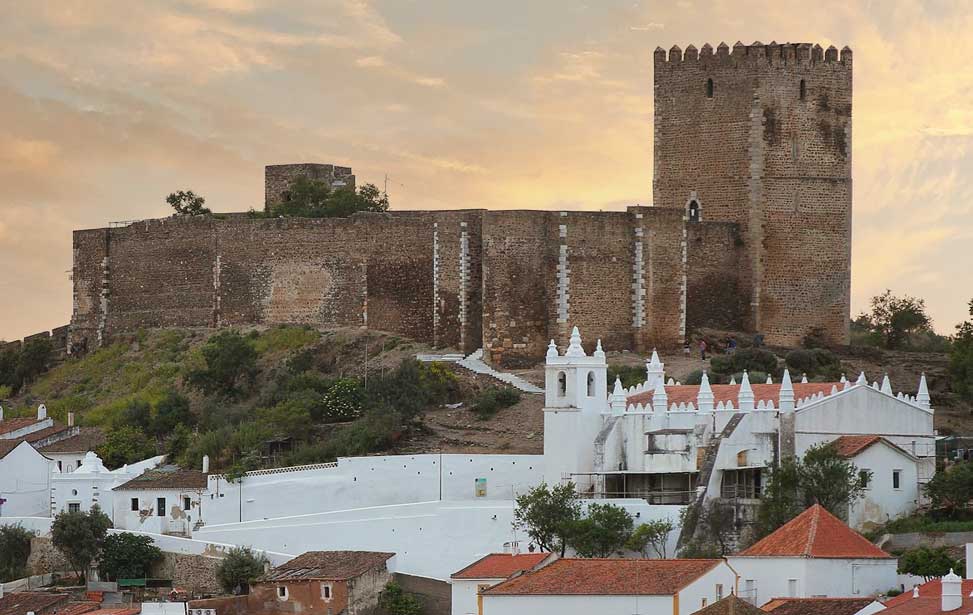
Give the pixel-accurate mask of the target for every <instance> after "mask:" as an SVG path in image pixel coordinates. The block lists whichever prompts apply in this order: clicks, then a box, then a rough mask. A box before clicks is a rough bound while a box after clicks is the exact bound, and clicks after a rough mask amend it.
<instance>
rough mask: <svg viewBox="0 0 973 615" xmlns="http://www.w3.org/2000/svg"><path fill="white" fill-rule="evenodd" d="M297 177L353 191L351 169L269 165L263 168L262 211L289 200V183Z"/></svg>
mask: <svg viewBox="0 0 973 615" xmlns="http://www.w3.org/2000/svg"><path fill="white" fill-rule="evenodd" d="M298 177H306V178H308V179H310V180H312V181H318V182H324V183H326V184H327V185H328V187H330V188H331V189H332V190H337V189H339V188H345V189H351V190H354V189H355V175H354V174H353V173H352V172H351V167H339V166H337V165H333V164H317V163H311V162H305V163H301V164H271V165H267V166H266V167H264V210H266V211H270V208H271V207H273V206H274V205H277V204H278V203H282V202H284V201H287V200H288V199H289V191H290V187H291V182H293V181H294V180H295V179H297V178H298Z"/></svg>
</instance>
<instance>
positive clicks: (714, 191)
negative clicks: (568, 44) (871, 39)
mask: <svg viewBox="0 0 973 615" xmlns="http://www.w3.org/2000/svg"><path fill="white" fill-rule="evenodd" d="M851 95H852V54H851V50H850V49H847V48H846V49H844V50H842V51H841V52H840V53H839V52H838V50H837V49H834V48H833V47H832V48H829V49H828V50H827V51H825V50H823V49H821V47H820V46H813V47H812V46H811V45H809V44H800V45H792V44H787V45H777V44H774V43H772V44H770V45H762V44H760V43H754V44H753V45H749V46H748V45H742V44H740V43H737V45H735V46H734V47H733V48H732V50H731V49H730V48H728V47H726V46H725V45H721V46H720V47H718V48H717V49H715V50H713V49H711V48H710V47H709V46H708V45H707V46H704V47H703V48H702V49H701V50H696V49H695V48H693V47H689V48H687V49H686V51H685V53H683V52H682V51H681V50H680V49H679V48H678V47H674V48H673V49H672V50H670V51H669V53H668V54H667V53H666V52H665V51H664V50H662V49H657V50H656V52H655V173H654V180H653V182H654V183H653V187H654V192H653V198H654V202H655V205H656V206H659V207H670V208H680V209H683V210H685V209H686V207H687V206H688V204H689V203H690V202H691V201H693V200H696V201H697V203H698V204H699V205H700V207H701V218H702V220H703V221H725V222H733V223H736V224H739V225H740V229H741V241H742V245H741V248H742V252H741V256H742V258H743V262H746V263H749V266H747V267H742V268H741V269H742V270H743V271H742V272H741V274H740V276H739V279H738V285H739V287H740V288H746V289H749V292H750V296H749V298H748V299H747V303H748V304H749V305H748V306H747V308H748V313H747V320H748V322H747V323H746V325H747V326H746V327H745V328H747V329H751V330H755V331H761V332H763V333H764V334H765V335H766V337H767V340H768V341H770V342H771V343H778V344H795V343H798V342H800V340H801V338H802V337H803V336H804V335H805V334H806V332H807V330H808V328H809V327H821V328H823V329H824V330H825V332H827V333H828V334H830V335H831V337H832V338H833V339H834V341H836V342H846V341H847V337H848V316H849V311H850V301H851V299H850V279H851V276H850V271H851Z"/></svg>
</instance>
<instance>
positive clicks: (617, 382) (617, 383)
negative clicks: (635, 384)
mask: <svg viewBox="0 0 973 615" xmlns="http://www.w3.org/2000/svg"><path fill="white" fill-rule="evenodd" d="M612 395H622V396H624V395H625V389H624V387H622V379H621V378H619V377H618V376H615V390H613V391H612Z"/></svg>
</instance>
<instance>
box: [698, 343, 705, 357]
mask: <svg viewBox="0 0 973 615" xmlns="http://www.w3.org/2000/svg"><path fill="white" fill-rule="evenodd" d="M699 358H700V359H702V360H704V361H705V360H706V340H699Z"/></svg>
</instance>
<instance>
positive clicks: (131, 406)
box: [115, 399, 152, 432]
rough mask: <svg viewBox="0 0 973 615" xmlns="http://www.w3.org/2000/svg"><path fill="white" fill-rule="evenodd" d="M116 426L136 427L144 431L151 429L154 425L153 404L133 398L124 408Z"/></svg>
mask: <svg viewBox="0 0 973 615" xmlns="http://www.w3.org/2000/svg"><path fill="white" fill-rule="evenodd" d="M115 426H116V427H134V428H136V429H138V430H139V431H142V432H147V431H149V429H150V427H151V426H152V406H150V405H149V402H147V401H145V400H143V399H133V400H132V401H130V402H129V403H128V405H127V406H125V408H124V409H123V410H122V412H121V415H120V416H119V417H118V420H116V421H115Z"/></svg>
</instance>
